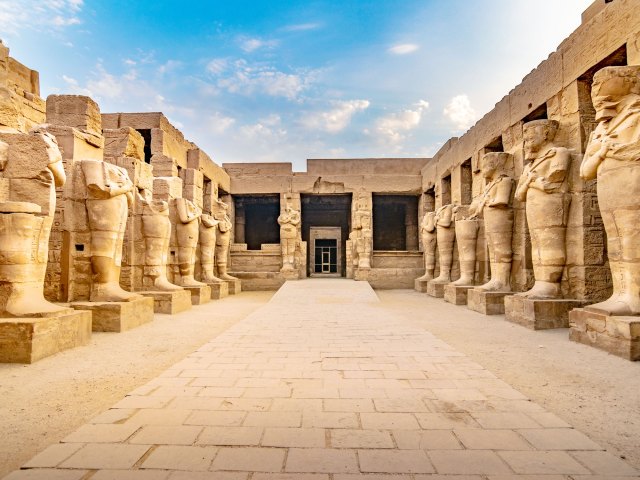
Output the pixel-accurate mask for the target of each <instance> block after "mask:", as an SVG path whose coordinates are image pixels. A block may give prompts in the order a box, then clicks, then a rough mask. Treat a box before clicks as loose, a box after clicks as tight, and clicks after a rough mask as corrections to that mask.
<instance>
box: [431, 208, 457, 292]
mask: <svg viewBox="0 0 640 480" xmlns="http://www.w3.org/2000/svg"><path fill="white" fill-rule="evenodd" d="M435 222H436V236H437V244H438V258H439V260H440V275H438V276H437V277H436V278H434V279H433V280H432V281H433V282H435V283H449V282H451V267H452V265H453V244H454V242H455V240H456V231H455V228H453V205H451V204H449V205H443V206H442V207H440V208H438V209H437V210H436V215H435Z"/></svg>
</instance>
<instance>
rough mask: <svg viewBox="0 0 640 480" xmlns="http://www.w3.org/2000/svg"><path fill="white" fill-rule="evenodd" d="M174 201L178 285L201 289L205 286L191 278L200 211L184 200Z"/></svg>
mask: <svg viewBox="0 0 640 480" xmlns="http://www.w3.org/2000/svg"><path fill="white" fill-rule="evenodd" d="M174 201H175V202H176V211H177V213H178V222H177V224H176V237H177V240H178V268H179V269H180V282H179V284H180V286H182V287H203V286H204V285H205V284H204V283H202V282H198V281H197V280H196V279H195V277H194V276H193V275H194V271H195V267H196V248H197V246H198V234H199V230H200V222H199V218H200V216H201V215H202V210H201V209H200V208H199V207H198V206H197V205H196V204H195V203H193V202H192V201H191V200H187V199H186V198H176V199H175V200H174Z"/></svg>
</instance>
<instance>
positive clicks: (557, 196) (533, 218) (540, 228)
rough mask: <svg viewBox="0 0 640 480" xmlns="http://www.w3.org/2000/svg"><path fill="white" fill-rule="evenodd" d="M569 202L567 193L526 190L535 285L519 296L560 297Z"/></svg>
mask: <svg viewBox="0 0 640 480" xmlns="http://www.w3.org/2000/svg"><path fill="white" fill-rule="evenodd" d="M570 202H571V197H570V196H569V195H567V194H563V193H544V192H540V191H539V190H534V189H530V190H529V193H528V194H527V210H526V213H527V224H528V225H529V232H530V234H531V258H532V261H533V273H534V277H535V284H534V285H533V288H531V290H529V291H527V292H524V293H520V294H518V295H520V296H523V297H527V298H535V299H545V298H560V297H561V296H562V294H561V292H560V281H561V280H562V272H563V270H564V266H565V264H566V261H567V253H566V244H565V241H566V233H567V217H568V213H569V203H570Z"/></svg>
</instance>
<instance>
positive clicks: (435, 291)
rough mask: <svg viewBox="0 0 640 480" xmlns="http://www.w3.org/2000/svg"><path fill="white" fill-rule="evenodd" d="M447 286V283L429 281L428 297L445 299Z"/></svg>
mask: <svg viewBox="0 0 640 480" xmlns="http://www.w3.org/2000/svg"><path fill="white" fill-rule="evenodd" d="M445 285H446V283H442V282H434V281H433V280H429V282H428V283H427V295H429V296H430V297H435V298H443V297H444V287H445Z"/></svg>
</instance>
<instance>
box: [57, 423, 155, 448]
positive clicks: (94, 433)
mask: <svg viewBox="0 0 640 480" xmlns="http://www.w3.org/2000/svg"><path fill="white" fill-rule="evenodd" d="M139 428H140V427H139V426H138V425H133V424H106V423H105V424H97V425H93V424H87V425H83V426H81V427H80V428H78V429H77V430H76V431H75V432H73V433H71V434H69V435H67V436H66V437H65V438H64V439H63V440H62V441H63V442H67V443H116V442H123V441H125V440H126V439H127V438H129V437H130V436H131V435H133V434H134V433H135V432H136V430H138V429H139ZM148 445H149V444H148Z"/></svg>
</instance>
